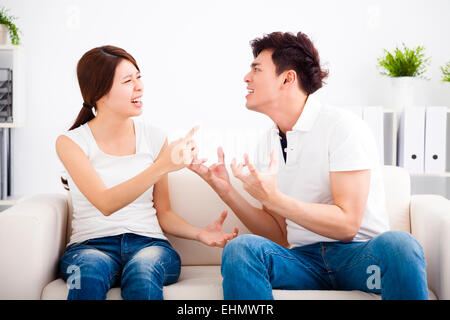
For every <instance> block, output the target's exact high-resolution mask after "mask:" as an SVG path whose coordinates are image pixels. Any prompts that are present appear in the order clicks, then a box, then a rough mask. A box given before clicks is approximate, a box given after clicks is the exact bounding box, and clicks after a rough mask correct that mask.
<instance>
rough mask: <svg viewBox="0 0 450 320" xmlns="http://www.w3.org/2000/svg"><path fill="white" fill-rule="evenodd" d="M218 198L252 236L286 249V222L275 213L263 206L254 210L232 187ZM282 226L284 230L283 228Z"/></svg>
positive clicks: (287, 244)
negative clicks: (267, 240)
mask: <svg viewBox="0 0 450 320" xmlns="http://www.w3.org/2000/svg"><path fill="white" fill-rule="evenodd" d="M231 188H232V189H231V190H230V192H229V193H228V194H226V195H222V196H221V195H219V196H220V198H221V199H222V200H223V201H224V202H225V203H226V204H227V205H228V206H229V207H230V208H231V210H233V212H234V213H235V214H236V216H237V217H238V218H239V220H241V221H242V223H243V224H244V225H245V226H246V227H247V228H248V229H249V230H250V231H251V232H252V233H254V234H257V235H259V236H262V237H265V238H267V239H269V240H272V241H273V242H275V243H277V244H279V245H280V246H283V247H288V246H289V243H288V242H287V233H286V222H285V221H284V220H285V219H284V218H283V217H280V216H279V215H278V214H276V213H275V212H270V210H268V209H267V208H265V207H264V206H263V208H262V209H259V208H255V207H254V206H252V205H251V204H250V203H248V201H247V200H245V199H244V197H243V196H242V195H241V194H239V192H237V191H236V189H234V188H233V187H231ZM283 226H284V228H283Z"/></svg>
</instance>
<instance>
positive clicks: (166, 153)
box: [155, 126, 199, 172]
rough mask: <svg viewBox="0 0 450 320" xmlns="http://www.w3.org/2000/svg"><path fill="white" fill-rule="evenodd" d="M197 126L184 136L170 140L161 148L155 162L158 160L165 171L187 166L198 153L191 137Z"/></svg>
mask: <svg viewBox="0 0 450 320" xmlns="http://www.w3.org/2000/svg"><path fill="white" fill-rule="evenodd" d="M198 128H199V126H196V127H194V128H192V129H191V130H190V131H189V132H188V134H187V135H186V136H185V137H184V138H181V139H178V140H175V141H173V142H171V143H170V144H169V145H168V146H167V148H165V149H163V150H161V153H160V154H159V155H158V158H157V159H156V161H155V162H159V163H160V164H161V165H162V166H163V167H164V168H165V169H166V171H167V172H171V171H177V170H180V169H183V168H184V167H186V166H188V165H189V164H190V163H191V162H192V161H193V159H194V157H196V155H197V153H198V151H197V146H196V144H195V141H194V140H193V139H192V136H193V135H194V134H195V132H196V131H197V130H198Z"/></svg>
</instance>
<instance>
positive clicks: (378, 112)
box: [363, 106, 384, 165]
mask: <svg viewBox="0 0 450 320" xmlns="http://www.w3.org/2000/svg"><path fill="white" fill-rule="evenodd" d="M363 120H364V121H365V122H366V123H367V125H368V126H369V128H370V129H371V131H372V133H373V136H374V138H375V142H376V144H377V147H378V155H379V157H380V164H381V165H383V164H384V113H383V108H382V107H378V106H370V107H365V108H363Z"/></svg>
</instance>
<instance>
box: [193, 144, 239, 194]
mask: <svg viewBox="0 0 450 320" xmlns="http://www.w3.org/2000/svg"><path fill="white" fill-rule="evenodd" d="M217 158H218V162H217V163H214V164H213V165H211V166H209V167H207V166H205V165H204V164H203V163H205V162H206V160H207V159H200V160H199V159H197V155H195V156H194V158H193V161H192V163H191V164H190V165H189V166H188V169H190V170H192V171H193V172H195V173H196V174H198V175H199V176H200V177H201V178H202V179H203V180H205V181H206V182H207V183H208V184H209V185H210V186H211V187H212V188H213V189H214V191H216V193H217V194H218V195H219V196H222V195H224V194H226V193H228V192H229V191H230V189H231V183H230V177H229V175H228V171H227V169H226V167H225V154H224V153H223V150H222V147H219V148H217Z"/></svg>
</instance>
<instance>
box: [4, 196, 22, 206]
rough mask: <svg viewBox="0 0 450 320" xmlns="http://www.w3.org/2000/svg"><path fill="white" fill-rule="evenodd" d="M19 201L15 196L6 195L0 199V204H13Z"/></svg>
mask: <svg viewBox="0 0 450 320" xmlns="http://www.w3.org/2000/svg"><path fill="white" fill-rule="evenodd" d="M19 201H20V198H17V197H8V198H7V199H5V200H0V206H13V205H15V204H16V203H18V202H19Z"/></svg>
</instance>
